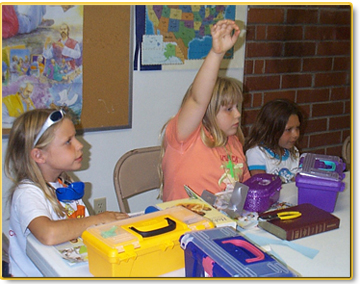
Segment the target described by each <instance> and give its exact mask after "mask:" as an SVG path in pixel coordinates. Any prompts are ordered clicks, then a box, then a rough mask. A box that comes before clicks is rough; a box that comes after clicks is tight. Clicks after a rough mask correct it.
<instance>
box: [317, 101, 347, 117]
mask: <svg viewBox="0 0 360 284" xmlns="http://www.w3.org/2000/svg"><path fill="white" fill-rule="evenodd" d="M343 113H344V104H343V103H342V102H330V103H318V104H317V103H314V104H313V105H312V117H321V116H332V115H339V114H343Z"/></svg>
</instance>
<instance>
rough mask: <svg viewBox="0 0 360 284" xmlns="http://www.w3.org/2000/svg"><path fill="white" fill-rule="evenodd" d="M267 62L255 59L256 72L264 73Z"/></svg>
mask: <svg viewBox="0 0 360 284" xmlns="http://www.w3.org/2000/svg"><path fill="white" fill-rule="evenodd" d="M264 71H265V62H264V60H255V67H254V74H264Z"/></svg>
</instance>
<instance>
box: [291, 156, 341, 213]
mask: <svg viewBox="0 0 360 284" xmlns="http://www.w3.org/2000/svg"><path fill="white" fill-rule="evenodd" d="M345 167H346V164H345V163H344V162H343V161H342V160H341V159H340V158H339V157H336V156H329V155H320V154H312V153H304V154H302V155H301V156H300V162H299V172H298V174H297V175H296V178H295V183H296V186H297V187H298V204H303V203H311V204H313V205H315V206H317V207H319V208H321V209H323V210H325V211H327V212H333V211H334V209H335V204H336V199H337V196H338V193H339V192H340V191H343V190H344V189H345V183H344V182H342V180H343V179H344V177H345V173H344V170H345Z"/></svg>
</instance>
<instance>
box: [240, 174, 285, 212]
mask: <svg viewBox="0 0 360 284" xmlns="http://www.w3.org/2000/svg"><path fill="white" fill-rule="evenodd" d="M243 184H245V185H247V186H248V187H249V191H248V194H247V197H246V200H245V205H244V209H245V210H247V211H251V212H263V211H266V210H268V209H269V208H270V206H271V205H273V204H274V203H275V202H276V201H278V200H279V196H280V190H281V185H282V182H281V179H280V177H279V176H277V175H272V174H256V175H253V176H252V177H251V178H249V179H248V180H247V181H245V182H243Z"/></svg>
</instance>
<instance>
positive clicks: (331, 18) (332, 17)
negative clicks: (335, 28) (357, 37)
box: [320, 6, 351, 25]
mask: <svg viewBox="0 0 360 284" xmlns="http://www.w3.org/2000/svg"><path fill="white" fill-rule="evenodd" d="M348 7H349V9H348V10H340V9H335V10H328V9H323V10H321V11H320V23H321V24H327V25H350V23H351V14H350V6H348Z"/></svg>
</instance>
